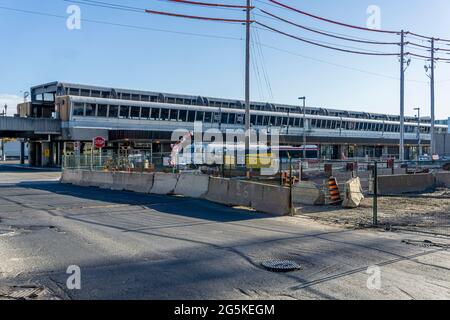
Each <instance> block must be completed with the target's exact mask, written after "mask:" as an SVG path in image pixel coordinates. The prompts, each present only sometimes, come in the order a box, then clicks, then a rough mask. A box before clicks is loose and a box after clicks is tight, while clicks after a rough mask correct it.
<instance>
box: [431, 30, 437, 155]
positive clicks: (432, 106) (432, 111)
mask: <svg viewBox="0 0 450 320" xmlns="http://www.w3.org/2000/svg"><path fill="white" fill-rule="evenodd" d="M430 91H431V92H430V93H431V141H430V142H431V156H434V154H435V153H436V142H435V136H434V133H435V131H434V122H435V121H436V116H435V112H434V111H435V110H434V38H431V73H430Z"/></svg>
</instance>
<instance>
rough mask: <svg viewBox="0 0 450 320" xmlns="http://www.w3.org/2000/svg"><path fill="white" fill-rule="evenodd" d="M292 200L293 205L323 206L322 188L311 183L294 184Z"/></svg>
mask: <svg viewBox="0 0 450 320" xmlns="http://www.w3.org/2000/svg"><path fill="white" fill-rule="evenodd" d="M292 198H293V202H294V204H303V205H310V206H314V205H324V204H325V194H324V192H323V190H322V188H320V186H318V185H317V184H315V183H314V182H312V181H300V182H299V183H296V184H295V185H294V188H293V196H292Z"/></svg>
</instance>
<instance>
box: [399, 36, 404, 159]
mask: <svg viewBox="0 0 450 320" xmlns="http://www.w3.org/2000/svg"><path fill="white" fill-rule="evenodd" d="M400 42H401V43H400V46H401V49H400V161H405V66H404V65H405V32H404V31H403V30H402V31H401V41H400Z"/></svg>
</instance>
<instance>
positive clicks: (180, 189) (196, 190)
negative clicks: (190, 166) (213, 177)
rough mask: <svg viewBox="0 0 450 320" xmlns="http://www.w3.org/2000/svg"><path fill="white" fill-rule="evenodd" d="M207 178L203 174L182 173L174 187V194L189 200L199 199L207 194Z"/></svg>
mask: <svg viewBox="0 0 450 320" xmlns="http://www.w3.org/2000/svg"><path fill="white" fill-rule="evenodd" d="M208 187H209V176H207V175H204V174H189V173H182V174H180V175H179V177H178V182H177V185H176V186H175V191H174V193H175V194H178V195H182V196H185V197H191V198H201V197H203V196H204V195H206V193H207V192H208Z"/></svg>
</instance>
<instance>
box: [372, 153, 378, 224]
mask: <svg viewBox="0 0 450 320" xmlns="http://www.w3.org/2000/svg"><path fill="white" fill-rule="evenodd" d="M373 225H374V226H377V225H378V162H377V161H374V166H373Z"/></svg>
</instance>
